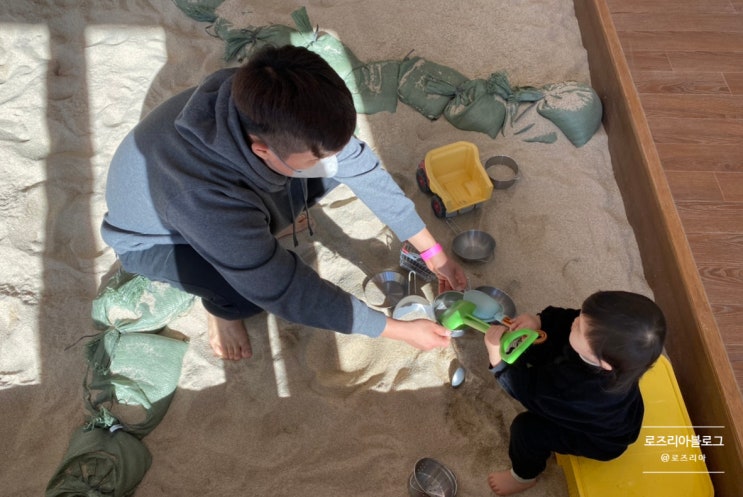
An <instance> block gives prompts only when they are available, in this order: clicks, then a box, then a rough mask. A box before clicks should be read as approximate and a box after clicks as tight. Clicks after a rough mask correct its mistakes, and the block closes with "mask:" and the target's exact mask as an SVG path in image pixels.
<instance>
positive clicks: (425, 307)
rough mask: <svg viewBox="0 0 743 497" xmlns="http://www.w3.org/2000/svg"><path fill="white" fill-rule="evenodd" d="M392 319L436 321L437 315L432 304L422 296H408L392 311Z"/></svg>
mask: <svg viewBox="0 0 743 497" xmlns="http://www.w3.org/2000/svg"><path fill="white" fill-rule="evenodd" d="M392 317H393V318H394V319H398V320H400V321H413V320H415V319H428V320H429V321H436V315H435V313H434V312H433V306H432V305H431V302H429V300H428V299H427V298H425V297H421V296H420V295H408V296H407V297H403V298H402V299H401V300H400V302H398V303H397V305H395V309H394V310H393V311H392Z"/></svg>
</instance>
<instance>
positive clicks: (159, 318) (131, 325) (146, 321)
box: [92, 269, 195, 333]
mask: <svg viewBox="0 0 743 497" xmlns="http://www.w3.org/2000/svg"><path fill="white" fill-rule="evenodd" d="M194 300H195V298H194V297H193V296H192V295H190V294H188V293H186V292H184V291H182V290H179V289H178V288H175V287H173V286H171V285H169V284H167V283H160V282H156V281H151V280H149V279H147V278H145V277H144V276H140V275H135V274H131V273H127V272H126V271H124V270H123V269H119V270H118V271H117V272H116V273H115V274H114V275H113V276H112V277H111V278H110V279H109V280H108V282H106V284H105V285H104V286H103V288H102V289H101V291H100V292H99V293H98V296H96V298H95V299H94V300H93V310H92V315H93V324H94V326H95V327H96V328H97V329H99V330H107V329H109V328H112V327H113V328H116V329H117V330H119V331H121V332H122V333H126V332H141V331H158V330H161V329H162V328H164V327H165V325H167V324H168V323H170V322H171V321H173V320H174V319H176V318H177V317H179V316H180V315H182V314H184V313H186V312H187V311H188V310H189V309H190V308H191V305H192V304H193V302H194Z"/></svg>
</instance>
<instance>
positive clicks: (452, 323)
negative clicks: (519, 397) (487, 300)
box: [439, 300, 546, 364]
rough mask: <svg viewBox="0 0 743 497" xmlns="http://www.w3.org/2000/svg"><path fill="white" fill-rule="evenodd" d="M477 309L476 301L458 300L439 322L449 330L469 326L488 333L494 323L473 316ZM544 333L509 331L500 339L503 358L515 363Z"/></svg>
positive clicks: (524, 330) (442, 315) (527, 330)
mask: <svg viewBox="0 0 743 497" xmlns="http://www.w3.org/2000/svg"><path fill="white" fill-rule="evenodd" d="M475 309H477V306H476V305H475V304H474V303H472V302H469V301H467V300H458V301H456V302H454V303H453V304H452V305H451V307H449V308H448V309H447V310H446V311H444V313H443V314H441V317H440V318H439V322H440V323H441V325H442V326H443V327H444V328H446V329H448V330H458V329H461V328H463V327H466V326H469V327H470V328H473V329H475V330H478V331H481V332H483V333H487V331H488V329H489V328H490V327H491V326H492V325H491V324H489V323H486V322H485V321H483V320H481V319H478V318H476V317H475V316H473V315H472V313H473V312H474V311H475ZM509 321H510V320H509ZM506 324H510V323H506ZM542 335H543V333H539V332H538V331H534V330H530V329H526V328H524V329H520V330H514V331H507V332H506V333H504V334H503V336H501V339H500V353H501V358H502V359H503V360H504V361H505V362H506V363H507V364H513V363H514V362H515V361H516V359H518V358H519V357H520V356H521V354H523V353H524V351H525V350H526V349H528V348H529V346H530V345H531V344H533V343H534V342H536V341H537V339H539V338H540V337H541V336H542ZM545 336H546V335H545Z"/></svg>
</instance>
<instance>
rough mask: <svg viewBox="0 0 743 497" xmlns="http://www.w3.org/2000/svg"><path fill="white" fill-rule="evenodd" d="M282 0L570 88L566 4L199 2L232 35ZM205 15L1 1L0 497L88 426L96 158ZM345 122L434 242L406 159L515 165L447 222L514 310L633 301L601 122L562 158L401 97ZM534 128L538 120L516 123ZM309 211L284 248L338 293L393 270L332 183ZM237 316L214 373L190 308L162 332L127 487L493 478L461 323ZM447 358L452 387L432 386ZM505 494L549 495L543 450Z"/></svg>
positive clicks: (473, 66)
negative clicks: (176, 363) (150, 419)
mask: <svg viewBox="0 0 743 497" xmlns="http://www.w3.org/2000/svg"><path fill="white" fill-rule="evenodd" d="M302 5H305V6H306V7H307V10H308V13H309V16H310V19H311V20H312V22H313V23H316V24H319V25H320V27H321V29H323V30H325V31H329V32H332V33H334V34H335V35H336V36H338V37H339V38H340V39H342V40H343V41H344V43H345V44H346V45H347V46H348V47H350V48H351V49H352V50H353V51H354V53H355V54H356V55H357V56H358V58H359V59H361V60H364V61H372V60H385V59H401V58H402V57H404V56H405V54H407V53H408V52H409V51H410V50H415V54H416V55H420V56H421V57H425V58H427V59H429V60H431V61H434V62H437V63H439V64H442V65H445V66H448V67H451V68H454V69H457V70H458V71H460V72H461V73H462V74H465V75H467V76H468V77H471V78H475V77H487V76H488V75H489V74H491V73H492V72H494V71H498V70H505V71H507V72H508V74H509V76H510V78H511V82H512V83H513V84H514V85H533V86H541V85H544V84H547V83H553V82H561V81H568V80H578V81H585V82H588V81H589V73H588V64H587V61H586V55H585V51H584V49H583V47H582V45H581V40H580V35H579V31H578V25H577V22H576V20H575V16H574V12H573V6H572V2H571V1H570V0H508V1H505V0H499V1H497V2H493V1H490V0H487V1H486V0H468V1H467V2H464V3H462V4H456V5H455V4H453V3H451V2H447V1H444V0H414V1H413V0H411V1H405V2H398V1H397V0H375V1H374V2H362V1H359V0H337V1H325V0H310V1H308V2H305V3H300V2H296V1H294V0H279V1H276V2H251V3H250V4H248V3H245V2H238V1H237V0H227V1H226V2H225V4H224V5H223V6H222V7H221V8H220V10H219V12H220V15H222V16H223V17H225V18H228V19H230V20H232V21H233V22H234V23H235V25H237V26H240V25H241V24H245V25H247V24H253V25H263V24H265V23H268V22H272V23H277V24H287V25H291V24H292V21H291V18H290V13H291V12H292V11H294V10H295V9H296V8H297V7H300V6H302ZM205 27H206V25H205V24H204V23H198V22H196V21H194V20H192V19H190V18H188V17H187V16H186V15H184V14H183V13H182V12H181V11H180V10H179V9H178V8H177V7H176V6H175V5H174V4H173V3H171V2H169V1H166V0H160V1H155V0H151V1H145V0H120V1H106V2H81V1H75V0H56V1H52V0H50V1H48V2H44V1H42V0H33V1H28V2H5V3H3V4H2V5H0V109H1V112H0V147H1V150H2V161H0V168H1V169H2V177H3V181H2V183H1V184H0V211H2V217H1V218H0V265H1V268H2V278H1V279H0V420H1V421H0V454H2V457H3V461H4V463H3V464H2V466H0V482H1V483H0V494H1V495H3V496H21V495H39V494H41V493H42V492H43V489H44V487H45V485H46V483H47V482H48V480H49V478H50V477H51V476H52V474H53V473H54V471H55V469H56V467H57V465H58V464H59V462H60V460H61V458H62V456H63V454H64V452H65V449H66V447H67V444H68V441H69V438H70V435H71V434H72V432H73V431H74V430H75V429H76V428H77V427H79V426H80V425H81V424H82V423H83V422H84V420H85V412H84V409H83V403H82V390H81V382H82V378H83V375H84V372H85V367H86V364H85V361H84V357H83V344H84V343H85V341H86V340H87V338H84V337H86V336H88V335H91V334H92V333H94V330H93V329H92V326H91V320H90V305H91V300H92V298H93V297H94V296H95V294H96V291H97V289H98V287H99V285H100V284H101V279H102V277H103V275H104V274H105V273H106V272H107V271H108V270H109V268H110V267H111V265H112V264H113V263H114V262H115V257H114V255H113V253H112V252H111V251H110V250H109V249H108V248H107V247H106V246H105V244H104V243H103V242H102V241H101V239H100V236H99V234H98V226H99V224H100V221H101V218H102V215H103V213H104V212H105V209H106V207H105V202H104V198H103V194H104V188H105V178H106V170H107V165H108V162H109V160H110V158H111V155H112V154H113V152H114V150H115V148H116V146H117V145H118V143H119V141H120V140H121V139H122V138H123V136H124V135H125V134H126V133H127V132H128V131H129V130H130V129H131V128H132V127H133V126H134V125H135V124H136V123H137V122H138V120H139V119H140V118H141V116H142V115H144V114H146V113H147V112H148V111H149V110H151V109H152V108H153V106H154V105H156V104H157V103H158V102H161V101H162V100H163V99H165V98H167V97H168V96H170V95H173V94H175V93H176V92H178V91H180V90H182V89H185V88H187V87H189V86H192V85H195V84H197V83H198V82H199V80H200V79H201V78H202V77H203V76H204V75H206V74H208V73H210V72H212V71H214V70H216V69H218V68H221V67H224V66H225V65H228V64H226V63H225V62H224V61H223V60H222V58H221V57H222V51H223V48H224V47H223V43H222V42H221V40H219V39H216V38H214V37H211V36H209V35H208V34H207V32H206V31H205ZM550 126H552V127H550ZM359 130H360V136H361V137H362V138H363V139H365V140H367V141H368V142H369V143H370V144H371V145H372V146H373V147H374V149H375V150H376V151H377V152H378V153H379V155H380V157H381V158H382V159H383V161H384V163H385V165H386V167H387V168H388V170H389V171H390V172H391V173H392V174H393V176H394V178H395V179H396V180H397V181H398V183H399V184H400V186H401V187H402V188H403V189H404V190H405V191H406V193H407V194H409V195H410V197H411V198H413V199H414V200H415V202H416V204H417V206H418V209H419V212H420V213H421V215H422V216H423V217H424V219H425V220H426V221H427V223H428V225H429V228H430V229H431V230H432V231H433V232H434V234H436V235H437V236H438V237H439V238H440V240H441V241H442V242H443V244H444V245H445V246H446V247H447V248H448V246H449V244H450V243H451V240H452V238H453V237H454V231H455V230H454V229H452V228H451V227H449V226H447V224H445V223H443V222H442V221H440V220H438V219H436V218H435V217H434V216H433V213H432V211H431V208H430V205H429V198H428V196H426V195H424V194H423V193H421V192H420V191H418V189H417V186H416V183H415V177H414V171H415V166H416V165H417V163H418V162H419V161H420V160H421V158H422V157H423V156H424V155H425V153H426V152H427V151H428V150H430V149H431V148H435V147H438V146H441V145H445V144H447V143H451V142H454V141H458V140H467V141H471V142H473V143H475V144H476V145H477V146H478V147H479V150H480V155H481V157H482V159H483V160H485V159H486V158H488V157H490V156H493V155H500V154H505V155H509V156H511V157H513V158H515V159H516V160H517V161H518V163H519V166H520V170H521V179H520V181H519V182H518V183H517V184H516V185H515V186H513V187H512V188H510V189H508V190H496V191H495V192H494V194H493V197H492V199H491V200H490V201H489V202H488V203H487V204H485V205H484V206H483V208H481V209H479V210H477V211H475V212H472V213H469V214H466V215H463V216H460V217H458V218H456V219H455V221H456V223H457V225H458V226H459V228H458V229H469V228H478V229H483V230H486V231H488V232H489V233H491V234H492V235H493V236H494V237H495V239H496V241H497V248H496V253H495V259H494V260H493V261H492V262H489V263H486V264H465V269H466V270H467V272H468V275H469V277H470V281H471V283H472V285H473V286H477V285H483V284H487V285H492V286H496V287H499V288H501V289H503V290H505V291H506V292H508V293H509V294H510V295H511V296H512V297H513V298H514V300H515V302H516V305H517V308H518V311H519V312H538V311H539V310H541V309H542V308H543V307H545V306H547V305H560V306H572V307H576V306H579V305H580V303H581V301H582V300H583V299H584V298H585V297H586V296H587V295H589V294H590V293H592V292H594V291H596V290H599V289H624V290H630V291H636V292H640V293H644V294H646V295H650V290H649V289H648V287H647V284H646V282H645V281H644V278H643V275H642V269H641V261H640V257H639V253H638V249H637V245H636V242H635V239H634V235H633V233H632V231H631V229H630V227H629V225H628V223H627V220H626V216H625V212H624V208H623V205H622V201H621V198H620V194H619V191H618V188H617V185H616V183H615V181H614V177H613V175H612V171H611V163H610V157H609V153H608V148H607V141H606V135H605V133H604V131H603V129H600V130H599V131H598V132H597V133H596V135H595V136H594V137H593V138H592V139H591V141H590V142H589V143H588V144H586V145H585V146H583V147H581V148H576V147H574V146H573V145H572V144H571V143H570V142H569V141H568V140H567V139H566V138H565V137H564V136H563V135H562V134H560V133H559V131H558V140H557V141H556V142H555V143H553V144H543V143H527V142H525V141H524V138H527V136H523V135H518V136H517V135H514V133H513V132H514V129H513V128H510V127H508V126H507V127H506V129H505V130H504V133H503V135H499V136H498V137H497V138H496V139H492V138H490V137H488V136H487V135H484V134H478V133H473V132H464V131H459V130H457V129H456V128H454V127H453V126H452V125H450V124H449V123H447V122H446V121H445V120H443V118H442V119H440V120H438V121H435V122H431V121H428V120H427V119H425V118H424V117H423V116H421V115H420V114H419V113H417V112H416V111H414V110H412V109H411V108H409V107H407V106H406V105H404V104H402V103H400V104H399V105H398V108H397V111H396V112H395V113H379V114H374V115H370V116H361V118H360V122H359ZM552 130H557V128H555V127H554V126H553V125H551V124H549V123H547V122H546V121H543V122H541V123H540V124H539V126H537V127H535V129H534V133H532V134H533V135H536V134H539V133H538V132H544V131H552ZM314 217H315V219H316V220H317V236H316V237H315V238H314V239H313V240H310V239H309V238H308V237H307V235H306V234H302V235H301V237H300V238H301V241H302V243H301V245H300V246H299V247H298V249H297V250H298V251H299V252H300V253H301V255H302V257H303V258H305V260H306V261H307V262H308V263H310V264H312V265H313V266H314V267H316V268H317V270H318V271H319V272H320V274H321V275H323V276H324V277H326V278H328V279H330V280H332V281H335V282H336V283H337V284H339V285H340V286H342V287H343V288H345V289H346V290H348V291H349V292H351V293H353V294H355V295H357V296H359V297H362V296H363V291H362V282H363V280H364V278H365V277H366V274H367V273H369V272H373V271H377V270H380V269H383V268H387V267H394V266H397V264H398V262H399V248H400V241H399V240H396V239H395V238H394V236H393V235H392V234H391V232H389V230H387V229H386V228H385V227H384V226H382V225H381V224H380V223H379V222H378V221H376V219H374V218H373V216H371V214H370V213H369V211H368V210H367V209H366V208H365V207H364V206H363V205H362V204H361V202H359V201H358V200H357V199H356V198H355V197H354V196H353V195H352V194H351V193H350V191H349V190H347V189H345V188H338V189H336V190H335V191H333V192H332V193H331V194H330V195H329V196H328V197H327V198H326V199H325V200H324V201H323V202H322V204H321V205H319V206H317V207H316V208H315V209H314ZM359 260H361V261H363V265H362V264H359ZM423 293H425V294H427V295H429V296H432V293H431V289H430V288H429V287H425V288H424V289H423ZM328 312H332V309H331V310H329V311H328ZM247 325H248V327H249V331H250V335H251V339H252V342H253V347H254V350H255V356H254V357H253V358H252V359H250V360H248V361H242V362H239V363H230V364H225V363H223V362H222V361H220V360H218V359H216V358H214V357H213V356H212V354H211V351H210V349H209V346H208V343H207V341H206V336H205V315H204V311H203V308H202V307H200V305H196V306H195V307H194V308H193V309H192V310H191V311H190V312H189V314H188V315H186V316H184V317H182V318H180V319H179V320H178V321H177V322H176V323H174V324H173V328H175V329H177V330H179V331H181V332H183V333H185V334H186V335H188V336H189V337H190V346H189V350H188V352H187V354H186V358H185V360H184V364H183V373H182V376H181V380H180V384H179V389H178V391H177V393H176V396H175V398H174V401H173V404H172V405H171V407H170V410H169V411H168V414H167V416H166V417H165V419H164V420H163V422H162V423H161V424H160V425H159V426H158V427H157V428H156V429H155V430H154V431H153V432H152V433H151V434H150V435H148V436H147V437H146V438H145V443H146V445H147V447H148V448H149V449H150V451H151V452H152V455H153V465H152V468H151V469H150V470H149V472H148V473H147V475H146V477H145V479H144V481H143V482H142V483H141V485H140V486H139V488H138V490H137V492H136V495H137V496H161V495H163V496H164V495H168V496H172V495H183V496H185V495H227V494H241V495H271V496H296V495H310V496H312V495H325V496H329V497H333V496H337V497H341V496H344V497H345V496H347V495H357V496H361V495H370V496H371V495H374V496H377V497H379V496H387V495H389V496H399V495H405V493H406V484H407V478H408V475H409V474H410V472H411V469H412V467H413V464H414V463H415V461H416V460H417V459H419V458H421V457H434V458H437V459H439V460H440V461H442V462H444V463H445V464H446V465H447V466H449V467H450V468H451V469H452V470H453V471H454V473H455V474H456V476H457V478H458V481H459V495H461V496H471V495H490V490H489V488H488V485H487V482H486V478H487V474H488V472H490V471H493V470H497V469H501V468H505V467H508V464H509V463H508V456H507V445H508V426H509V424H510V420H511V419H512V418H513V417H514V416H515V414H516V413H518V412H519V409H521V407H520V405H519V404H518V403H516V402H515V401H513V400H511V399H510V398H509V397H508V396H507V395H505V394H504V393H503V392H502V391H501V390H500V388H499V387H498V385H497V383H496V382H495V380H494V379H493V378H492V377H490V376H489V375H488V373H487V360H486V355H485V351H484V347H483V345H482V336H481V335H478V334H477V333H475V332H469V333H467V334H466V335H465V336H464V337H462V338H459V339H457V341H456V346H455V347H452V348H449V349H447V350H439V351H432V352H426V353H423V352H419V351H417V350H415V349H413V348H411V347H409V346H407V345H405V344H402V343H398V342H392V341H387V340H384V339H377V340H373V339H368V338H365V337H358V336H343V335H336V334H333V333H330V332H327V331H323V330H315V329H308V328H306V327H303V326H300V325H296V324H292V323H288V322H285V321H283V320H282V319H280V318H277V317H275V316H271V315H260V316H256V317H255V318H253V319H251V320H249V321H248V322H247ZM458 361H459V362H461V363H463V364H464V365H465V367H466V368H467V370H468V375H467V381H466V382H465V384H464V386H463V387H461V388H459V389H453V388H451V386H450V384H449V374H450V370H451V368H452V367H453V366H454V365H456V364H457V362H458ZM523 495H525V496H537V495H539V496H555V497H557V496H565V495H567V490H566V487H565V482H564V477H563V475H562V471H561V470H560V468H559V467H558V466H556V464H555V463H554V461H550V463H549V465H548V469H547V471H546V472H545V473H544V474H543V475H542V477H541V479H540V483H539V485H537V486H536V487H535V488H533V489H532V490H530V491H528V492H526V493H524V494H523Z"/></svg>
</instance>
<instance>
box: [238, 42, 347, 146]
mask: <svg viewBox="0 0 743 497" xmlns="http://www.w3.org/2000/svg"><path fill="white" fill-rule="evenodd" d="M232 98H233V100H234V102H235V106H236V107H237V110H238V111H239V112H240V114H241V120H242V122H243V127H244V128H245V131H246V132H247V133H250V134H253V135H256V136H258V137H259V138H261V139H262V140H263V141H265V143H266V144H267V145H269V146H270V147H271V148H272V149H273V151H274V152H276V153H277V154H278V155H279V156H280V157H286V156H288V155H289V154H292V153H302V152H307V151H311V152H312V153H313V154H314V155H315V156H316V157H322V156H325V155H327V154H328V153H330V152H335V151H338V150H340V149H342V148H343V147H344V146H345V145H346V144H347V143H348V141H349V140H350V139H351V136H352V135H353V132H354V129H355V128H356V109H355V108H354V104H353V98H352V97H351V92H350V91H349V90H348V87H346V85H345V83H344V82H343V80H342V79H341V78H340V76H338V74H337V73H336V72H335V71H334V70H333V68H332V67H330V65H329V64H328V63H327V62H326V61H325V60H324V59H323V58H322V57H320V56H319V55H317V54H315V53H314V52H311V51H309V50H307V49H306V48H302V47H295V46H292V45H287V46H283V47H279V48H276V47H273V46H267V47H264V48H263V49H261V50H259V51H258V52H256V53H255V54H253V55H252V57H251V58H250V60H249V61H248V62H247V63H246V64H245V65H243V66H242V67H240V68H239V69H238V70H237V71H236V73H235V77H234V79H233V81H232Z"/></svg>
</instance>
